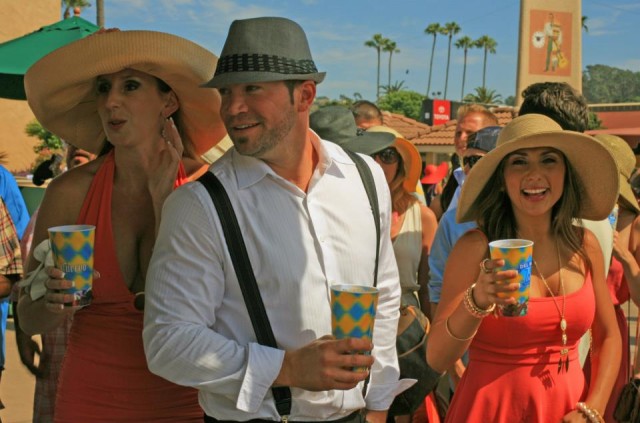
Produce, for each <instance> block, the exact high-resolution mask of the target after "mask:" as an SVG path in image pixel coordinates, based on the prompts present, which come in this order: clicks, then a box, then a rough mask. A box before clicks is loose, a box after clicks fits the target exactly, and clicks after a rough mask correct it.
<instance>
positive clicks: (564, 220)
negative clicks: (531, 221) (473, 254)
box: [472, 150, 590, 265]
mask: <svg viewBox="0 0 640 423" xmlns="http://www.w3.org/2000/svg"><path fill="white" fill-rule="evenodd" d="M556 151H557V150H556ZM512 154H513V153H512ZM560 154H561V155H562V159H563V160H564V164H565V169H566V170H565V175H564V184H563V191H562V196H560V199H559V200H558V201H557V202H556V204H554V206H553V208H552V209H551V230H552V232H553V234H554V236H555V237H556V238H557V239H558V240H559V241H560V243H561V244H563V245H564V246H565V247H566V248H567V249H569V250H570V251H573V252H577V253H578V254H579V255H580V256H581V257H582V258H583V259H584V260H585V261H586V262H587V263H589V265H590V260H589V257H588V256H587V253H586V251H585V249H584V243H583V241H584V230H583V228H582V227H576V226H575V225H574V220H577V221H578V223H581V221H580V219H579V218H577V217H576V216H578V215H579V213H580V205H581V204H582V200H583V198H584V192H585V190H584V187H583V185H582V181H581V180H580V178H579V177H578V174H577V173H576V171H575V170H574V169H573V166H571V163H570V162H569V160H567V158H566V157H565V155H564V154H562V153H560ZM508 158H509V156H506V157H505V158H503V159H502V161H501V162H500V164H499V165H498V167H497V169H496V170H495V171H494V172H493V174H492V175H491V177H490V178H489V180H488V181H487V183H486V184H485V186H484V188H482V191H481V192H480V194H479V195H478V197H477V198H476V200H475V201H474V203H473V205H472V207H473V208H476V209H477V210H478V216H479V218H478V227H479V228H480V229H481V230H482V231H483V232H484V233H485V234H486V235H487V238H488V239H489V241H493V240H496V239H508V238H518V237H519V236H518V227H517V225H516V219H515V215H514V213H513V206H512V204H511V200H510V199H509V195H508V194H507V190H506V185H505V181H504V167H505V163H506V161H507V159H508Z"/></svg>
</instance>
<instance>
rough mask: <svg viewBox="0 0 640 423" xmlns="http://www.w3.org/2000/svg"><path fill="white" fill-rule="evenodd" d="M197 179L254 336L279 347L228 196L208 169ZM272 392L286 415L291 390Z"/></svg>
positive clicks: (278, 408)
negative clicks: (215, 214)
mask: <svg viewBox="0 0 640 423" xmlns="http://www.w3.org/2000/svg"><path fill="white" fill-rule="evenodd" d="M198 182H200V183H201V184H202V185H204V187H205V188H206V189H207V192H208V193H209V196H210V197H211V200H212V201H213V204H214V206H215V208H216V210H217V212H218V217H219V218H220V225H221V226H222V231H223V233H224V238H225V240H226V243H227V248H228V249H229V255H230V256H231V261H232V262H233V268H234V270H235V271H236V276H237V278H238V283H239V285H240V290H241V291H242V297H243V298H244V302H245V305H246V306H247V311H248V313H249V318H250V319H251V325H252V326H253V331H254V332H255V335H256V339H257V340H258V343H259V344H261V345H266V346H269V347H273V348H278V345H277V344H276V338H275V336H274V335H273V331H272V329H271V324H270V323H269V317H268V316H267V311H266V309H265V307H264V303H263V301H262V297H261V296H260V289H259V288H258V283H257V282H256V278H255V275H254V274H253V268H252V267H251V261H250V260H249V255H248V254H247V248H246V245H245V243H244V239H243V238H242V232H240V225H239V224H238V220H237V219H236V215H235V212H234V211H233V205H232V204H231V201H230V200H229V196H228V195H227V192H226V191H225V189H224V187H223V186H222V184H221V183H220V181H219V180H218V178H217V177H216V176H215V175H214V174H213V173H211V172H205V173H204V174H203V175H202V176H201V177H200V178H198ZM271 391H272V392H273V398H274V399H275V402H276V409H277V410H278V414H280V415H281V416H288V415H289V414H290V413H291V390H290V389H289V388H288V387H287V386H281V387H274V388H271Z"/></svg>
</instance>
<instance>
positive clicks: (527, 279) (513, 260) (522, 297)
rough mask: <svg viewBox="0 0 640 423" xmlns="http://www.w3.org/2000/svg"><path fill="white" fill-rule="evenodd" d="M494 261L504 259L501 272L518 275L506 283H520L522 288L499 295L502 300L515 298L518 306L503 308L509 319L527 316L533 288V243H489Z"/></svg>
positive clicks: (498, 241) (517, 240)
mask: <svg viewBox="0 0 640 423" xmlns="http://www.w3.org/2000/svg"><path fill="white" fill-rule="evenodd" d="M489 252H490V254H491V259H492V260H497V259H503V260H504V266H503V267H502V268H501V269H500V270H516V271H518V275H517V276H516V277H515V278H514V279H510V280H507V281H504V283H513V282H518V283H519V284H520V288H519V289H518V290H517V291H514V292H513V293H511V294H504V293H502V294H499V295H498V296H499V297H500V298H509V297H512V298H515V299H516V301H517V302H516V304H510V305H507V306H505V307H503V308H502V315H503V316H507V317H518V316H526V315H527V309H528V306H529V288H530V286H531V263H532V259H533V241H529V240H527V239H500V240H496V241H492V242H490V243H489Z"/></svg>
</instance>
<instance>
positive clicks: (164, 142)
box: [149, 118, 184, 229]
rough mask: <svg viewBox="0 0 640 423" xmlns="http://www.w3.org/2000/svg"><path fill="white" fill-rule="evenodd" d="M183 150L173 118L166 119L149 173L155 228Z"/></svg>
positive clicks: (173, 180) (172, 184)
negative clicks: (156, 156)
mask: <svg viewBox="0 0 640 423" xmlns="http://www.w3.org/2000/svg"><path fill="white" fill-rule="evenodd" d="M183 152H184V145H183V144H182V138H180V133H179V132H178V129H177V128H176V125H175V124H174V122H173V119H172V118H169V119H166V120H165V122H164V126H163V128H162V133H161V141H160V147H159V151H158V160H157V161H156V166H155V168H154V169H151V172H150V175H149V193H150V194H151V200H152V202H153V209H154V213H155V216H156V229H157V227H158V225H159V223H160V211H161V210H162V205H163V204H164V200H166V199H167V197H168V196H169V194H171V191H173V186H174V184H175V181H176V176H177V174H178V167H179V165H180V161H181V160H182V153H183Z"/></svg>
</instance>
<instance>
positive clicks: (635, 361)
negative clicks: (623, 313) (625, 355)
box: [627, 300, 640, 380]
mask: <svg viewBox="0 0 640 423" xmlns="http://www.w3.org/2000/svg"><path fill="white" fill-rule="evenodd" d="M627 302H628V303H629V305H628V306H627V307H628V309H627V310H628V311H627V316H630V315H631V313H630V311H631V300H629V301H627ZM638 316H640V312H638V315H637V316H636V317H638ZM627 329H628V330H629V332H630V331H631V327H630V326H629V323H628V322H627ZM639 336H640V322H639V321H638V319H636V353H635V354H634V355H633V361H632V363H633V364H632V365H631V372H632V374H631V377H630V378H629V379H631V380H633V379H634V377H635V375H636V373H638V371H639V370H640V369H638V368H637V364H638V342H640V339H639V338H638V337H639ZM629 356H631V334H629Z"/></svg>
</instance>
